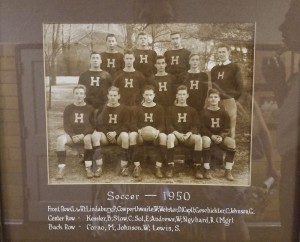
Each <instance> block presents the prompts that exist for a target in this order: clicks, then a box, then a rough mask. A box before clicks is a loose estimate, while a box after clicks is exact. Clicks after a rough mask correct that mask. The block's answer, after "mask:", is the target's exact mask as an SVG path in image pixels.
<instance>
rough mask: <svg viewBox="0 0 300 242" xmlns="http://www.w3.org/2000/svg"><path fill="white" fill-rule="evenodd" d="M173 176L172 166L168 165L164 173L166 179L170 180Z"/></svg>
mask: <svg viewBox="0 0 300 242" xmlns="http://www.w3.org/2000/svg"><path fill="white" fill-rule="evenodd" d="M173 175H174V165H168V168H167V171H166V177H167V178H172V177H173Z"/></svg>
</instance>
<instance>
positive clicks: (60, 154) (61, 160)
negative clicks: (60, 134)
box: [56, 151, 67, 165]
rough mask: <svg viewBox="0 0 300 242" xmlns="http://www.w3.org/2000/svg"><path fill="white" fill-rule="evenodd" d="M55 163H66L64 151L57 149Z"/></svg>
mask: <svg viewBox="0 0 300 242" xmlns="http://www.w3.org/2000/svg"><path fill="white" fill-rule="evenodd" d="M56 154H57V163H58V165H60V164H65V163H66V154H67V153H66V151H57V152H56Z"/></svg>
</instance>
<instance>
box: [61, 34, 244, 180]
mask: <svg viewBox="0 0 300 242" xmlns="http://www.w3.org/2000/svg"><path fill="white" fill-rule="evenodd" d="M170 41H171V45H172V47H171V49H170V50H167V51H166V52H165V53H164V55H163V56H158V55H157V54H156V52H155V51H154V50H151V49H150V48H149V41H148V35H147V34H146V33H145V32H141V33H139V34H138V36H137V43H136V46H137V47H136V48H135V49H134V50H125V51H124V54H121V53H119V52H118V51H117V39H116V36H115V35H113V34H108V35H107V37H106V45H107V49H106V51H105V52H103V53H101V54H100V53H97V52H92V53H91V55H90V69H89V70H88V71H86V72H84V73H82V74H81V75H80V77H79V81H78V85H76V86H75V87H74V89H73V95H74V102H73V103H72V104H70V105H68V106H67V107H66V108H65V110H64V113H63V127H64V131H65V133H64V134H62V135H60V136H59V137H58V139H57V158H58V171H57V175H56V179H63V178H64V175H65V168H66V148H65V146H66V145H71V144H74V143H75V144H76V143H83V144H84V150H85V152H84V163H85V170H86V175H87V177H88V178H92V177H101V175H102V173H103V169H102V165H103V151H102V147H103V146H106V145H109V144H115V145H119V146H121V153H120V164H119V165H120V175H121V176H129V175H130V173H131V170H129V169H128V168H129V164H132V163H133V167H134V168H133V170H132V176H133V177H136V178H138V177H140V176H141V173H142V168H141V161H142V160H143V155H144V154H143V145H145V144H149V143H152V144H153V145H155V146H156V148H155V150H156V151H157V161H156V163H155V167H153V170H154V174H155V176H156V177H157V178H163V177H167V178H171V177H173V175H174V147H175V146H177V145H181V146H187V147H191V149H190V150H191V154H190V157H192V160H193V163H194V168H195V173H194V175H195V178H196V179H203V178H204V179H211V178H212V172H211V170H210V161H211V147H212V145H219V146H221V147H222V149H224V150H225V158H224V163H225V173H224V177H225V178H226V179H227V180H229V181H233V180H234V177H233V175H232V173H231V170H232V168H233V163H234V156H235V152H236V144H235V126H236V117H237V106H236V100H237V99H238V98H239V96H240V95H241V93H242V90H243V81H242V77H241V71H240V69H239V67H238V65H237V64H235V63H232V62H231V61H230V59H229V57H230V49H229V47H228V46H226V45H219V46H218V47H217V56H218V61H219V63H218V64H217V65H216V66H214V67H213V68H212V70H211V73H210V81H209V77H208V74H207V73H205V72H202V71H201V70H200V56H199V54H198V53H191V52H190V51H189V50H187V49H185V48H183V47H182V43H181V34H180V33H178V32H172V33H171V34H170Z"/></svg>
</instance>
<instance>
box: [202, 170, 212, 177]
mask: <svg viewBox="0 0 300 242" xmlns="http://www.w3.org/2000/svg"><path fill="white" fill-rule="evenodd" d="M203 177H204V178H205V179H211V178H212V176H211V172H210V169H204V175H203Z"/></svg>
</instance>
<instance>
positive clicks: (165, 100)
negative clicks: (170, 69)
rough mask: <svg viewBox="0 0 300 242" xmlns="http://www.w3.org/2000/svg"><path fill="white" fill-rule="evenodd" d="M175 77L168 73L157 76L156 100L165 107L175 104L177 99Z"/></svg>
mask: <svg viewBox="0 0 300 242" xmlns="http://www.w3.org/2000/svg"><path fill="white" fill-rule="evenodd" d="M175 82H176V81H175V77H174V76H172V75H170V74H168V75H165V76H155V102H156V103H158V104H160V105H162V106H163V107H168V106H173V105H174V100H175V91H176V90H175V85H174V83H175Z"/></svg>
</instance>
